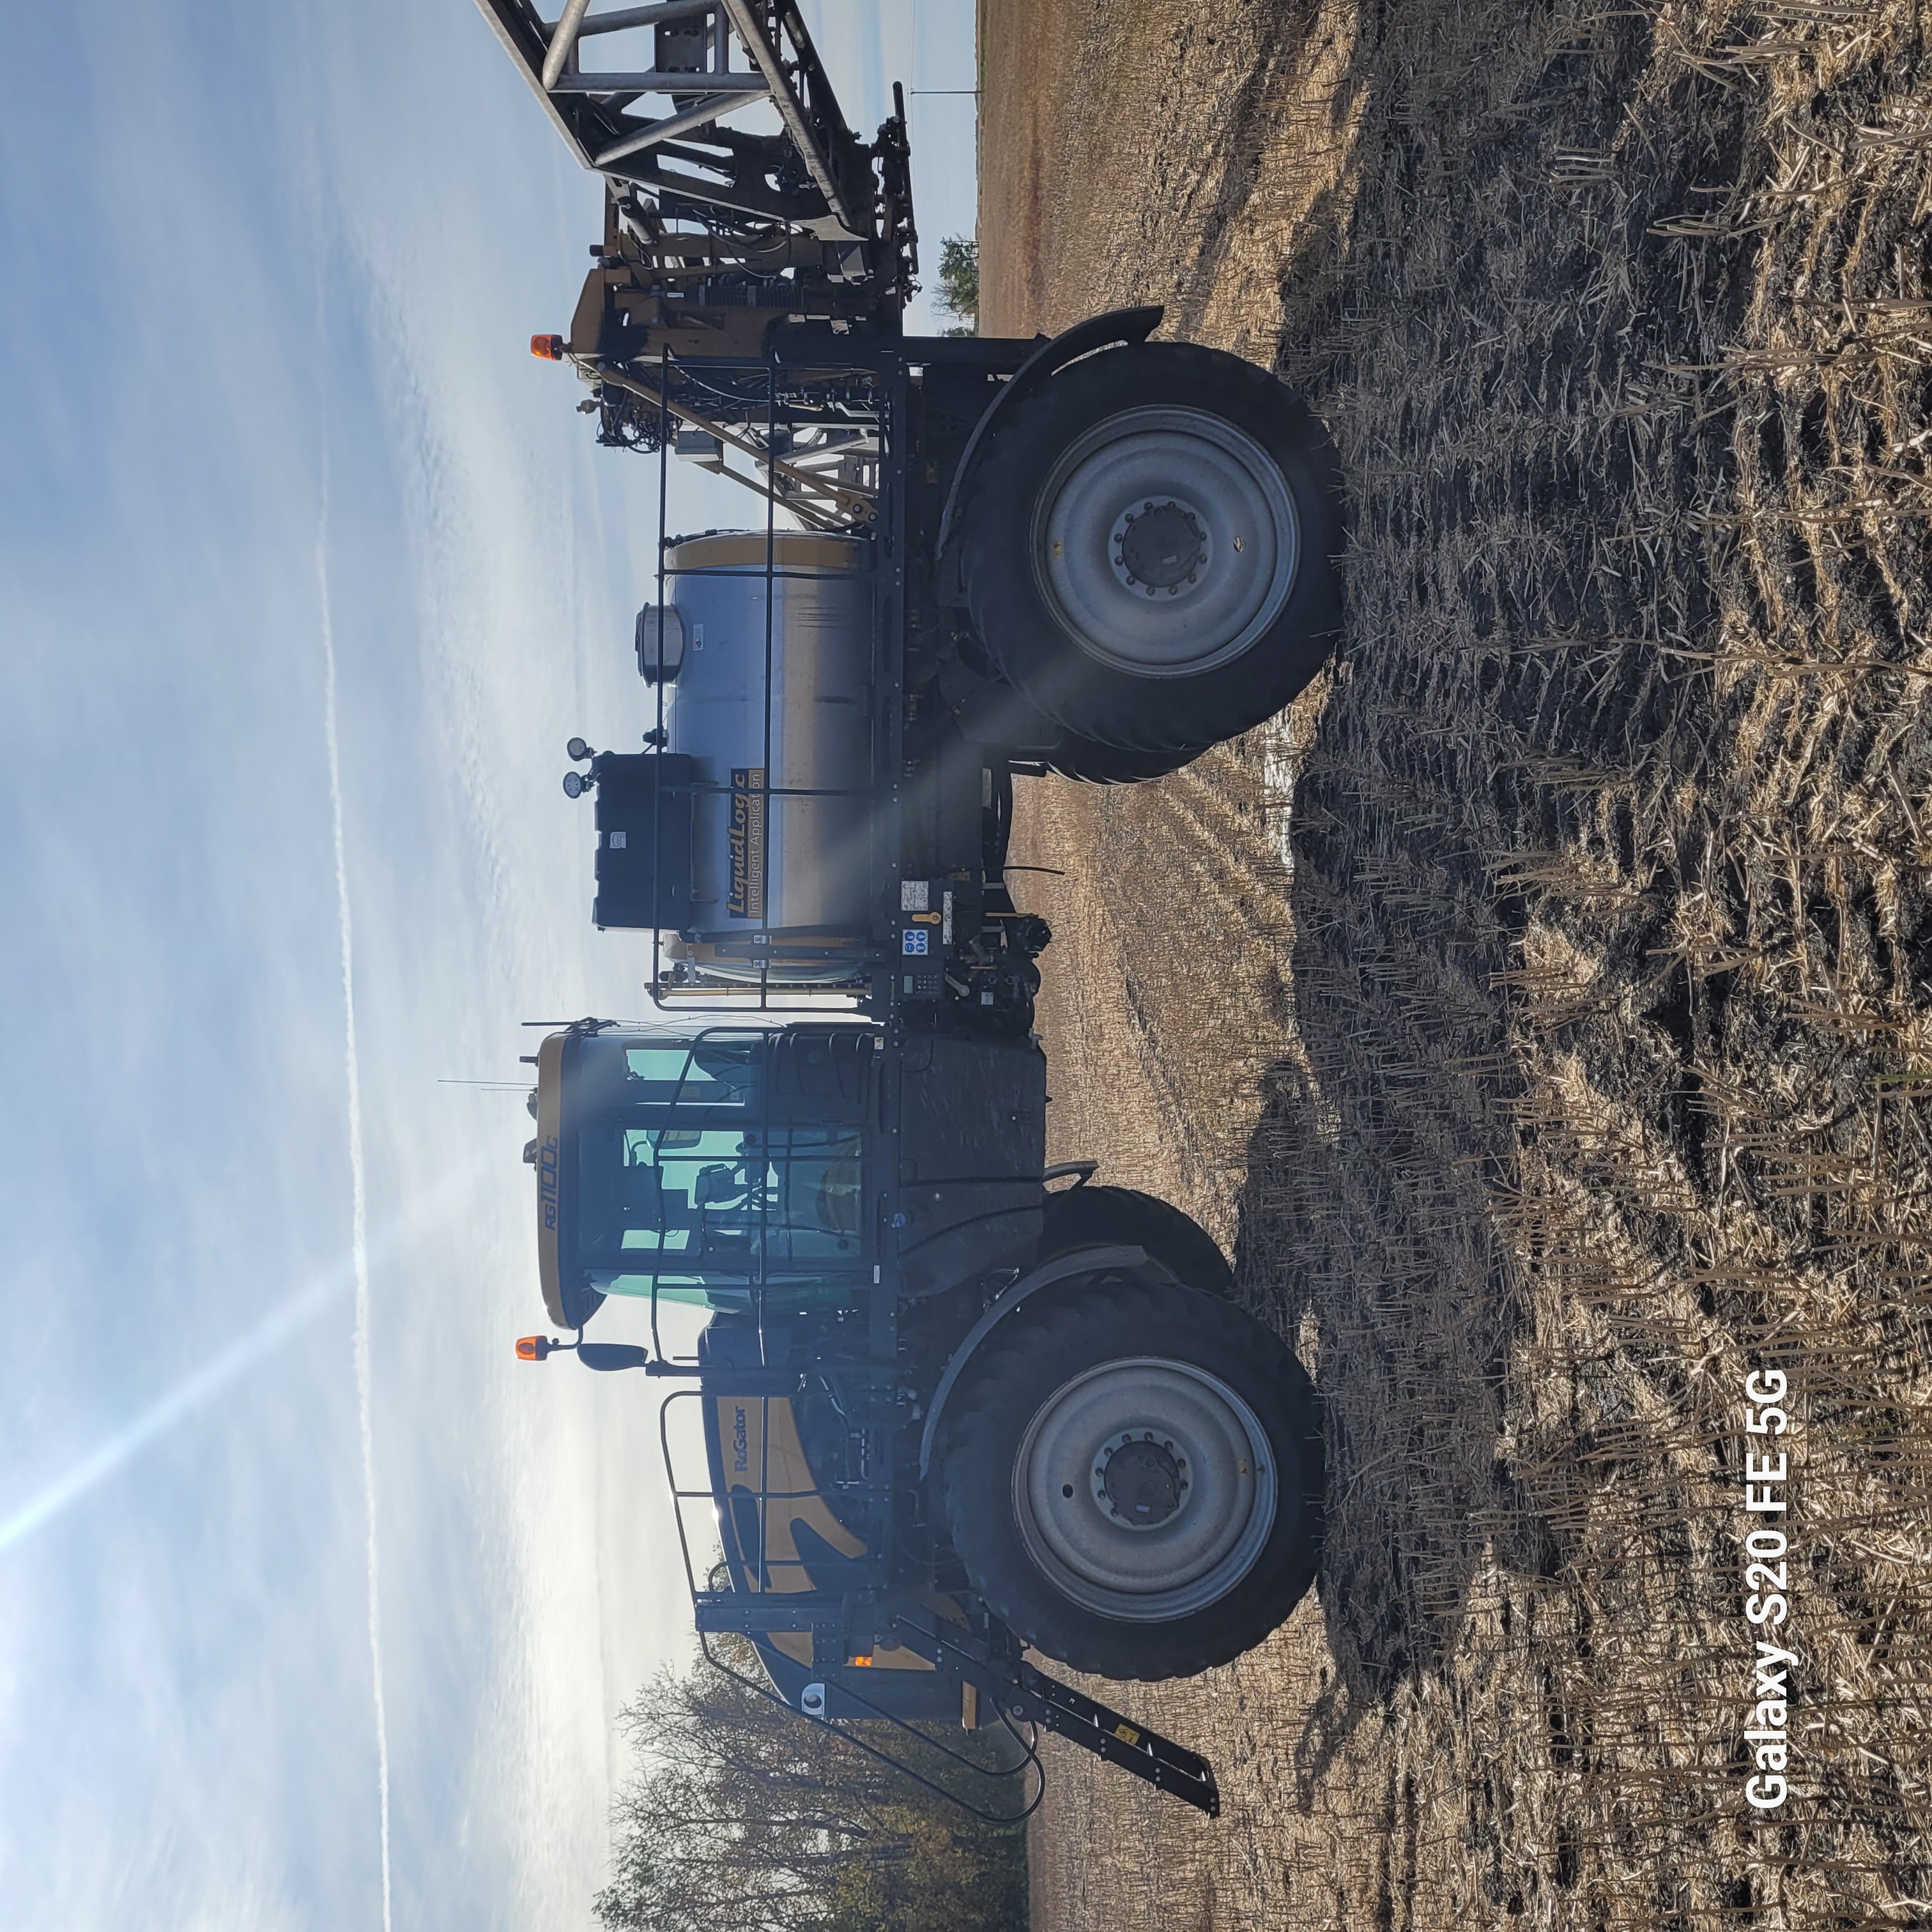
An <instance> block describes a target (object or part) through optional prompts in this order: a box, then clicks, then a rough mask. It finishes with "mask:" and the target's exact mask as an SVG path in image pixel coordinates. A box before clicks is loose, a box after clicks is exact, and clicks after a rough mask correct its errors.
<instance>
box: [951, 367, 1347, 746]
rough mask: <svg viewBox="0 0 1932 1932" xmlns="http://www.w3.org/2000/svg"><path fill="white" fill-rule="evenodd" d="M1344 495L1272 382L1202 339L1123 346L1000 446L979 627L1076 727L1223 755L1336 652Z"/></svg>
mask: <svg viewBox="0 0 1932 1932" xmlns="http://www.w3.org/2000/svg"><path fill="white" fill-rule="evenodd" d="M1340 504H1341V493H1340V471H1339V468H1338V466H1337V460H1336V457H1335V452H1334V446H1333V445H1332V444H1331V443H1330V442H1329V440H1328V436H1327V434H1326V433H1325V431H1323V429H1322V427H1321V425H1320V424H1319V423H1318V422H1316V419H1314V417H1313V416H1312V415H1310V413H1309V411H1308V410H1307V408H1306V407H1304V404H1302V403H1301V401H1300V400H1299V399H1298V398H1297V397H1296V396H1295V395H1294V394H1293V393H1292V392H1291V391H1290V390H1289V389H1286V388H1285V387H1284V386H1283V385H1282V384H1281V383H1279V382H1277V380H1275V379H1274V377H1272V376H1271V375H1269V374H1268V373H1267V371H1265V370H1262V369H1259V368H1256V367H1255V366H1254V365H1253V364H1251V363H1247V362H1243V361H1241V359H1239V358H1238V357H1237V356H1226V355H1223V354H1221V353H1220V352H1218V351H1217V350H1208V349H1203V348H1200V347H1196V345H1194V344H1187V343H1171V342H1169V343H1145V344H1141V345H1139V346H1138V347H1132V348H1127V349H1120V350H1109V351H1108V352H1107V353H1105V354H1103V355H1100V356H1093V357H1091V358H1089V359H1088V360H1086V361H1085V362H1079V363H1076V364H1075V365H1073V368H1070V369H1068V370H1066V371H1063V372H1062V373H1061V374H1059V375H1058V376H1055V377H1053V378H1052V380H1050V381H1049V383H1047V384H1046V386H1045V387H1044V388H1043V389H1041V390H1040V392H1039V393H1038V395H1036V396H1034V397H1033V398H1030V399H1029V400H1028V402H1027V404H1025V406H1024V407H1022V410H1020V411H1019V413H1018V415H1017V416H1016V420H1015V421H1013V422H1011V423H1010V424H1008V425H1007V426H1006V427H1005V428H1003V429H1001V430H1000V431H998V433H997V434H995V437H994V438H993V440H992V443H991V445H990V446H989V448H988V450H987V452H986V456H985V458H984V459H983V461H982V462H981V463H980V466H979V470H978V473H977V475H976V477H975V478H974V483H973V486H972V490H971V496H970V497H969V499H968V503H967V506H966V510H965V516H964V517H963V519H962V537H961V567H962V574H963V576H964V578H965V586H966V592H967V599H968V604H969V605H970V607H971V610H972V614H973V620H974V628H975V629H976V631H977V633H978V634H979V637H980V640H982V643H983V646H984V648H985V649H986V651H987V652H988V654H989V656H991V657H992V658H993V659H994V660H995V662H996V663H997V664H998V667H999V669H1000V670H1001V673H1003V674H1004V676H1005V677H1006V678H1007V680H1008V681H1009V682H1010V683H1012V684H1013V685H1015V686H1016V687H1017V688H1019V690H1020V691H1021V692H1022V694H1024V695H1025V697H1027V698H1028V700H1029V701H1030V702H1031V703H1032V704H1033V705H1034V706H1035V707H1036V708H1037V709H1039V710H1040V711H1041V712H1044V713H1045V714H1046V715H1047V716H1048V717H1049V718H1052V719H1054V720H1055V721H1057V722H1058V723H1059V724H1061V725H1063V726H1064V727H1065V728H1066V730H1067V732H1068V733H1070V735H1072V736H1074V737H1077V738H1082V739H1090V740H1092V741H1094V742H1096V743H1098V744H1101V745H1114V746H1117V747H1118V748H1121V749H1122V750H1125V751H1145V752H1157V753H1159V752H1175V751H1200V750H1202V749H1205V748H1206V747H1207V746H1208V745H1211V744H1214V743H1217V742H1219V741H1220V739H1224V738H1228V737H1232V736H1234V735H1235V733H1238V732H1241V731H1244V730H1248V729H1249V728H1250V727H1252V726H1253V725H1255V724H1259V723H1260V722H1261V721H1262V719H1264V718H1267V717H1269V716H1271V715H1272V714H1273V713H1274V712H1276V711H1277V710H1279V709H1280V707H1281V706H1283V704H1285V703H1287V701H1288V700H1289V699H1290V698H1291V697H1293V696H1294V695H1295V693H1296V692H1297V691H1299V690H1301V688H1302V687H1303V685H1305V684H1306V683H1307V682H1308V680H1309V679H1310V678H1311V677H1313V676H1314V674H1315V673H1316V670H1318V669H1319V668H1320V667H1321V664H1322V661H1323V660H1324V659H1325V658H1326V657H1327V655H1328V652H1329V650H1330V649H1331V647H1332V646H1333V645H1334V642H1335V640H1336V637H1337V634H1338V633H1339V631H1340V624H1341V597H1340V580H1339V577H1338V575H1337V571H1336V568H1335V564H1334V559H1335V557H1336V556H1337V553H1338V552H1339V550H1340V547H1341V542H1342V522H1341V509H1340Z"/></svg>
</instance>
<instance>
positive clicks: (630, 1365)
mask: <svg viewBox="0 0 1932 1932" xmlns="http://www.w3.org/2000/svg"><path fill="white" fill-rule="evenodd" d="M650 1359H651V1352H650V1351H649V1349H640V1348H639V1347H638V1346H637V1345H636V1344H635V1343H631V1342H580V1343H577V1360H578V1361H580V1362H581V1363H582V1364H583V1366H584V1367H586V1369H599V1370H603V1371H604V1372H605V1373H610V1372H611V1371H613V1370H617V1369H641V1368H643V1367H644V1366H645V1365H646V1364H647V1363H648V1362H649V1361H650Z"/></svg>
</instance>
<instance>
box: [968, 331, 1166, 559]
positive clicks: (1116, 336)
mask: <svg viewBox="0 0 1932 1932" xmlns="http://www.w3.org/2000/svg"><path fill="white" fill-rule="evenodd" d="M1164 314H1166V311H1165V310H1164V309H1163V308H1160V307H1159V306H1158V305H1157V306H1154V307H1152V308H1116V309H1110V310H1109V311H1108V312H1107V313H1106V314H1105V315H1097V316H1094V317H1091V319H1090V320H1088V321H1085V322H1082V323H1076V324H1075V325H1074V326H1073V328H1071V329H1068V330H1067V332H1065V333H1064V335H1056V336H1055V337H1054V338H1052V341H1047V342H1043V343H1042V344H1040V347H1038V348H1037V349H1036V350H1034V353H1032V354H1031V356H1028V358H1027V359H1026V360H1025V362H1022V364H1021V365H1020V366H1019V368H1017V369H1016V370H1015V371H1013V377H1012V380H1010V381H1008V382H1006V383H1002V384H1001V386H1000V393H999V394H998V395H997V396H995V398H993V400H992V402H991V403H989V404H988V405H987V407H986V414H985V415H984V416H982V417H980V420H979V421H978V422H977V423H975V424H974V425H973V434H971V436H969V437H968V438H967V439H966V447H965V449H963V450H962V451H961V452H960V454H959V466H958V467H957V468H956V469H955V470H954V471H953V487H951V488H950V490H947V493H946V507H945V508H944V510H943V511H941V512H940V517H939V538H938V542H937V543H936V544H935V545H934V547H933V554H934V556H935V557H944V556H945V554H946V546H947V542H948V541H950V538H951V537H952V535H953V518H954V517H956V515H957V514H959V505H960V504H961V502H962V501H963V500H964V499H965V495H966V488H967V485H968V484H969V483H970V482H971V481H972V478H973V472H974V469H975V468H976V467H977V466H978V461H979V457H980V451H981V450H982V449H983V448H984V447H985V446H986V441H987V440H988V438H989V437H991V436H992V434H993V432H994V431H995V430H996V429H998V428H999V426H1000V425H1001V423H1003V422H1004V421H1005V420H1006V419H1007V416H1009V415H1010V414H1011V413H1012V412H1013V410H1016V409H1017V408H1018V407H1019V405H1020V404H1021V403H1022V402H1023V401H1025V398H1027V397H1028V395H1030V394H1031V392H1033V391H1034V390H1035V389H1038V388H1039V387H1040V385H1041V384H1042V383H1044V382H1046V381H1048V380H1049V379H1050V378H1051V377H1054V376H1056V375H1058V374H1059V373H1060V371H1061V370H1063V369H1064V368H1066V367H1067V365H1068V364H1069V363H1070V362H1079V360H1080V359H1081V358H1082V356H1091V355H1092V354H1093V353H1094V351H1095V350H1100V349H1112V348H1115V347H1118V346H1120V345H1121V344H1130V343H1137V342H1145V341H1146V340H1147V339H1148V337H1149V336H1150V335H1152V334H1153V333H1154V331H1155V330H1156V329H1158V328H1159V327H1160V320H1161V317H1162V316H1163V315H1164Z"/></svg>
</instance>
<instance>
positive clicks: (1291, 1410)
mask: <svg viewBox="0 0 1932 1932" xmlns="http://www.w3.org/2000/svg"><path fill="white" fill-rule="evenodd" d="M957 1401H958V1403H959V1407H958V1410H957V1416H956V1421H953V1424H952V1425H951V1426H950V1428H949V1430H948V1431H947V1446H946V1449H945V1453H944V1462H943V1465H942V1468H943V1482H944V1499H945V1511H946V1517H947V1523H948V1526H949V1528H950V1531H951V1534H952V1537H953V1546H954V1547H955V1549H956V1550H957V1551H958V1553H959V1557H960V1559H961V1561H962V1562H963V1563H964V1564H965V1568H966V1571H967V1574H968V1576H969V1577H971V1580H972V1582H973V1585H974V1588H975V1589H977V1591H978V1592H979V1593H980V1595H981V1596H982V1597H983V1598H985V1600H986V1603H987V1604H988V1605H989V1607H990V1608H991V1609H992V1610H993V1612H994V1613H995V1615H996V1616H998V1617H999V1618H1000V1619H1001V1620H1002V1621H1003V1622H1005V1623H1006V1625H1007V1626H1008V1628H1010V1629H1011V1630H1013V1631H1014V1632H1015V1633H1016V1634H1017V1635H1019V1637H1021V1638H1022V1640H1024V1641H1025V1642H1026V1643H1030V1644H1031V1645H1033V1646H1034V1647H1035V1648H1036V1649H1038V1650H1040V1651H1042V1652H1044V1653H1045V1654H1046V1655H1048V1656H1049V1657H1052V1658H1058V1659H1059V1660H1060V1661H1061V1662H1063V1663H1065V1664H1070V1665H1071V1666H1073V1668H1074V1669H1076V1670H1091V1671H1094V1672H1095V1673H1098V1674H1099V1675H1100V1676H1106V1677H1112V1678H1117V1679H1155V1678H1163V1677H1179V1676H1192V1675H1193V1673H1196V1672H1197V1671H1200V1670H1207V1669H1208V1668H1209V1667H1211V1666H1213V1665H1215V1664H1226V1663H1227V1662H1229V1661H1230V1660H1231V1659H1232V1658H1236V1657H1238V1656H1239V1655H1241V1653H1242V1652H1244V1651H1245V1650H1248V1649H1251V1648H1252V1647H1253V1646H1254V1645H1256V1644H1257V1643H1259V1642H1260V1641H1261V1640H1262V1638H1264V1637H1266V1636H1267V1635H1268V1633H1269V1631H1271V1630H1273V1629H1274V1628H1275V1626H1276V1625H1277V1624H1279V1623H1280V1622H1281V1621H1282V1619H1283V1618H1284V1617H1286V1616H1287V1615H1288V1613H1289V1611H1290V1610H1292V1609H1293V1608H1294V1607H1295V1604H1296V1603H1297V1601H1299V1599H1300V1598H1301V1596H1302V1595H1303V1594H1304V1592H1306V1591H1307V1589H1308V1586H1309V1585H1310V1583H1312V1582H1313V1580H1314V1577H1315V1572H1316V1565H1317V1562H1318V1561H1319V1555H1320V1550H1321V1535H1322V1437H1321V1427H1320V1421H1319V1412H1318V1410H1317V1408H1316V1401H1315V1396H1314V1391H1313V1389H1312V1388H1310V1385H1309V1382H1308V1378H1307V1376H1306V1375H1305V1374H1304V1373H1303V1372H1302V1370H1301V1366H1300V1364H1298V1363H1297V1362H1296V1361H1295V1358H1294V1357H1293V1356H1292V1355H1290V1354H1289V1352H1288V1350H1287V1349H1286V1348H1285V1347H1284V1346H1283V1345H1282V1343H1281V1342H1280V1340H1279V1338H1278V1337H1276V1336H1275V1335H1274V1334H1273V1333H1272V1332H1271V1331H1269V1330H1268V1329H1267V1328H1263V1327H1262V1325H1261V1324H1260V1323H1259V1322H1256V1321H1255V1320H1254V1319H1253V1317H1251V1316H1247V1315H1245V1314H1244V1313H1241V1310H1238V1309H1236V1308H1234V1307H1231V1306H1230V1305H1229V1304H1228V1303H1226V1302H1225V1301H1220V1300H1219V1299H1217V1298H1216V1297H1214V1295H1208V1294H1203V1293H1201V1292H1198V1291H1196V1290H1194V1289H1185V1288H1178V1287H1174V1286H1169V1285H1154V1284H1147V1283H1130V1284H1125V1285H1123V1286H1118V1287H1112V1286H1095V1287H1092V1288H1089V1289H1085V1290H1084V1291H1081V1292H1076V1293H1074V1294H1072V1295H1068V1296H1067V1297H1065V1298H1064V1299H1055V1301H1053V1302H1052V1304H1051V1305H1049V1306H1048V1307H1034V1306H1033V1305H1031V1304H1029V1305H1028V1307H1025V1308H1023V1309H1022V1310H1019V1311H1018V1312H1017V1313H1015V1314H1014V1315H1013V1316H1011V1317H1010V1318H1009V1319H1008V1320H1007V1322H1004V1323H1003V1324H1002V1325H1001V1328H1000V1329H999V1330H998V1332H997V1336H996V1339H995V1340H993V1341H992V1342H990V1343H989V1344H988V1346H987V1348H986V1353H985V1356H984V1358H983V1360H982V1361H980V1363H978V1364H977V1365H976V1369H975V1372H974V1375H973V1377H972V1380H971V1383H970V1385H968V1387H966V1388H962V1391H960V1394H959V1397H958V1398H957Z"/></svg>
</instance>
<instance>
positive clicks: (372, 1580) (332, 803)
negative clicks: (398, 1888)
mask: <svg viewBox="0 0 1932 1932" xmlns="http://www.w3.org/2000/svg"><path fill="white" fill-rule="evenodd" d="M315 574H316V583H317V587H318V589H319V590H320V594H321V603H322V662H323V736H325V738H326V739H327V742H328V745H329V816H330V818H331V820H332V825H333V829H334V832H335V918H336V925H337V928H338V931H339V932H340V933H341V941H342V1017H343V1067H344V1073H345V1075H346V1077H347V1083H348V1089H349V1094H348V1098H349V1182H350V1202H351V1205H350V1214H351V1223H350V1246H349V1252H350V1263H351V1266H352V1268H353V1273H354V1277H355V1283H356V1338H355V1358H356V1421H357V1423H358V1424H359V1429H360V1432H361V1436H362V1510H363V1515H364V1518H365V1523H366V1526H367V1532H368V1541H367V1554H368V1572H369V1668H370V1674H371V1677H372V1679H374V1685H375V1694H376V1784H377V1797H378V1802H379V1803H380V1808H381V1812H382V1822H383V1932H392V1921H391V1918H390V1904H389V1712H388V1709H387V1707H386V1706H385V1704H384V1703H383V1598H382V1589H381V1584H380V1576H379V1573H378V1571H377V1558H376V1432H375V1427H374V1419H373V1417H372V1415H371V1408H372V1403H371V1392H372V1385H371V1376H370V1370H369V1224H368V1199H367V1195H366V1192H365V1188H364V1185H363V1164H362V1067H361V1064H360V1063H359V1061H358V1059H357V1057H356V948H355V938H354V933H353V929H352V927H351V926H350V917H349V866H348V861H347V857H346V856H345V854H344V848H343V836H342V760H341V748H340V746H339V744H338V739H337V736H336V728H335V625H334V622H333V621H332V618H331V616H330V611H329V446H328V440H327V432H326V429H325V431H324V435H323V457H322V515H321V518H320V522H319V523H317V528H316V533H315Z"/></svg>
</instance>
